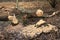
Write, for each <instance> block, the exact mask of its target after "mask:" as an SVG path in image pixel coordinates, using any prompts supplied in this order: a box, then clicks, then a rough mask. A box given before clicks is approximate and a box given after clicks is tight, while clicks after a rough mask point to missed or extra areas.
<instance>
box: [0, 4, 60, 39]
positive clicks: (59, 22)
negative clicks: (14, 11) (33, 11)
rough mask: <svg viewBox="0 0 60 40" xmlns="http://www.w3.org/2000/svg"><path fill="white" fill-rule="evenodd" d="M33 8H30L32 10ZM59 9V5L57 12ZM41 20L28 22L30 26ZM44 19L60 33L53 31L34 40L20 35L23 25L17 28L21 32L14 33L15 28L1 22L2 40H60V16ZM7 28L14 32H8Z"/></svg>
mask: <svg viewBox="0 0 60 40" xmlns="http://www.w3.org/2000/svg"><path fill="white" fill-rule="evenodd" d="M2 5H3V4H2ZM22 6H23V5H22ZM43 6H44V5H43ZM9 7H11V6H8V7H7V8H9ZM12 7H13V6H12ZM32 7H33V5H32ZM32 7H30V8H32ZM34 7H35V6H34ZM25 8H27V6H25ZM35 8H36V7H35ZM48 8H49V6H48V7H47V6H46V8H45V10H46V9H47V10H48ZM59 8H60V6H59V4H58V5H57V7H56V10H58V9H59ZM59 10H60V9H59ZM40 19H41V18H31V19H29V20H28V22H29V24H33V23H36V22H37V21H38V20H40ZM43 19H44V20H46V21H47V22H48V23H50V24H52V25H55V26H57V27H58V29H59V31H58V32H54V31H52V32H50V33H47V34H45V33H42V34H41V35H38V36H37V37H35V38H33V39H28V38H25V37H23V36H24V35H21V34H20V30H19V27H20V26H21V28H22V27H23V25H22V24H18V25H17V26H16V28H17V29H18V30H19V32H18V30H16V31H14V30H13V29H12V28H13V27H15V26H13V27H11V26H10V27H9V24H10V22H0V31H1V32H0V40H60V14H58V15H55V16H54V17H51V18H43ZM6 27H9V29H10V28H11V30H13V32H11V31H9V32H7V31H6V30H5V28H6ZM20 36H22V37H20Z"/></svg>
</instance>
